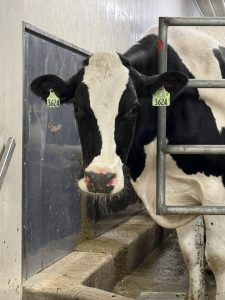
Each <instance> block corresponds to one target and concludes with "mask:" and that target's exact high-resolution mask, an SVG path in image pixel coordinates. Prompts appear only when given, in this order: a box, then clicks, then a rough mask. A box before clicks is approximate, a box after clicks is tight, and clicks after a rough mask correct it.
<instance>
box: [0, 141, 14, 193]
mask: <svg viewBox="0 0 225 300" xmlns="http://www.w3.org/2000/svg"><path fill="white" fill-rule="evenodd" d="M15 147H16V142H15V138H14V137H10V138H8V141H7V143H6V145H5V147H4V151H3V153H2V156H1V161H0V190H1V187H2V184H3V182H4V179H5V175H6V172H7V170H8V167H9V164H10V161H11V158H12V155H13V152H14V149H15Z"/></svg>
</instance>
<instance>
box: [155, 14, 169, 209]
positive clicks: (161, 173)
mask: <svg viewBox="0 0 225 300" xmlns="http://www.w3.org/2000/svg"><path fill="white" fill-rule="evenodd" d="M159 42H160V43H161V44H162V46H163V47H158V51H159V52H158V55H159V73H164V72H166V71H167V24H166V18H159ZM165 146H166V107H158V116H157V173H156V174H157V175H156V199H157V201H156V213H157V214H162V211H163V207H164V206H165V167H166V166H165V156H166V154H165V153H164V151H163V149H165Z"/></svg>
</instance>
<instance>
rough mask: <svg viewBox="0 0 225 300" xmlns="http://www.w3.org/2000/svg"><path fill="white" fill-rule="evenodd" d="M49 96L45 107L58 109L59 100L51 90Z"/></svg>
mask: <svg viewBox="0 0 225 300" xmlns="http://www.w3.org/2000/svg"><path fill="white" fill-rule="evenodd" d="M49 92H50V94H49V96H48V98H47V106H48V107H59V106H60V99H59V97H57V96H56V94H55V92H54V91H53V90H52V89H51V90H50V91H49Z"/></svg>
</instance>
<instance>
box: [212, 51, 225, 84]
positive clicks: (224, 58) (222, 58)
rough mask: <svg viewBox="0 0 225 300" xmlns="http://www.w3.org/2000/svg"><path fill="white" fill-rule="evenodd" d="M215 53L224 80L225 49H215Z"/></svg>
mask: <svg viewBox="0 0 225 300" xmlns="http://www.w3.org/2000/svg"><path fill="white" fill-rule="evenodd" d="M213 53H214V55H215V57H216V58H217V60H218V63H219V66H220V71H221V75H222V78H225V48H224V47H219V49H213Z"/></svg>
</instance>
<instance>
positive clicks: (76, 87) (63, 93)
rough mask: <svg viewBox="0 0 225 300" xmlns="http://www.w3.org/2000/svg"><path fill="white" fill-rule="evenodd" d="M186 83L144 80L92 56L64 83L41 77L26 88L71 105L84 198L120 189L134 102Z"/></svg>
mask: <svg viewBox="0 0 225 300" xmlns="http://www.w3.org/2000/svg"><path fill="white" fill-rule="evenodd" d="M186 83H187V78H186V77H185V76H184V75H183V74H181V73H178V72H173V73H164V74H161V75H156V76H153V77H146V76H144V75H142V74H140V73H138V72H137V71H136V70H134V69H133V68H132V67H131V66H130V65H129V62H128V61H127V60H126V59H125V58H124V57H122V56H121V55H118V54H116V53H110V52H109V53H108V52H106V53H96V54H94V55H92V56H91V57H90V58H89V59H87V61H86V62H85V65H84V67H83V69H82V70H81V71H79V73H78V74H76V75H74V76H73V77H72V78H71V79H70V80H69V81H64V80H63V79H61V78H60V77H58V76H55V75H44V76H41V77H38V78H37V79H35V80H34V81H33V82H32V84H31V88H32V90H33V92H34V93H35V94H37V95H38V96H40V97H42V99H46V98H47V97H48V95H49V91H50V89H53V90H54V92H55V93H56V95H57V96H58V97H60V98H61V102H72V103H73V105H74V112H75V118H76V121H77V125H78V130H79V135H80V140H81V146H82V152H83V168H84V174H83V178H82V179H80V181H79V187H80V188H81V189H82V190H83V191H85V192H90V193H98V194H116V193H118V192H120V191H121V190H122V189H123V187H124V175H123V168H122V167H123V164H126V160H127V157H128V154H129V149H130V147H131V145H132V142H133V138H134V134H135V124H136V119H137V116H138V113H139V98H143V97H147V98H148V99H149V102H150V101H151V96H152V94H153V93H154V92H155V91H156V90H157V89H158V88H159V87H161V86H162V85H164V86H165V88H166V89H167V90H168V91H169V92H170V93H171V95H172V96H173V95H175V94H177V92H179V91H180V90H181V89H182V88H183V87H184V86H185V85H186ZM149 105H150V104H149Z"/></svg>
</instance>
